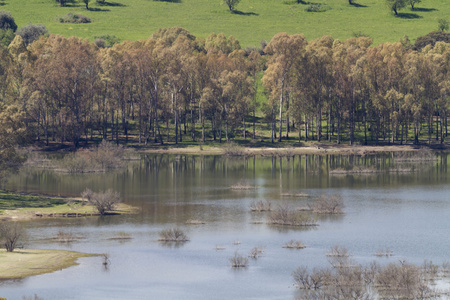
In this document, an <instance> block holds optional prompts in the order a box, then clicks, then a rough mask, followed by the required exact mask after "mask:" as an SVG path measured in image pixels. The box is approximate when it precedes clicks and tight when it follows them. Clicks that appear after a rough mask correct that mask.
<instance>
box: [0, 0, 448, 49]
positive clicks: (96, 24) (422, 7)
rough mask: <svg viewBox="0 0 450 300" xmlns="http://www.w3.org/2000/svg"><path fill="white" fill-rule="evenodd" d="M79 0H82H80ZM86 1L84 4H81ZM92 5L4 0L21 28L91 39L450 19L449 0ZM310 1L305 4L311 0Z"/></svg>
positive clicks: (418, 31)
mask: <svg viewBox="0 0 450 300" xmlns="http://www.w3.org/2000/svg"><path fill="white" fill-rule="evenodd" d="M77 1H79V0H77ZM79 2H81V1H79ZM91 2H92V4H91V7H92V9H91V10H89V11H88V10H86V8H85V7H84V4H82V3H75V4H74V5H72V6H68V7H59V6H58V4H57V3H56V1H55V0H0V9H2V10H6V11H10V12H11V13H12V15H13V17H14V18H15V20H16V23H17V25H18V26H19V27H21V26H24V25H26V24H27V23H28V22H32V23H33V24H35V23H40V24H45V25H46V26H47V27H48V28H49V30H50V32H51V33H58V34H63V35H66V36H70V35H76V36H81V37H85V38H89V39H93V38H94V36H98V35H103V34H113V35H116V36H117V37H119V38H121V39H130V40H135V39H142V38H147V37H148V36H150V35H151V34H152V33H153V32H155V31H156V30H157V29H158V28H161V27H172V26H180V27H184V28H186V29H187V30H189V31H190V32H191V33H193V34H194V35H196V36H199V37H206V36H207V35H208V34H210V33H211V32H216V33H219V32H224V33H225V34H226V35H233V36H235V37H236V38H237V39H238V40H239V41H241V45H242V46H244V47H245V46H258V45H259V43H260V41H261V40H267V41H269V40H270V39H271V38H272V36H273V35H275V34H276V33H278V32H287V33H291V34H292V33H303V34H304V35H305V36H306V38H307V39H308V40H311V39H315V38H317V37H320V36H323V35H332V36H333V37H334V38H338V39H346V38H349V37H351V36H353V34H354V33H362V34H365V35H368V36H370V37H372V38H373V39H374V42H375V43H381V42H384V41H391V42H392V41H398V40H399V39H400V38H402V37H403V36H404V35H408V36H409V37H410V39H412V40H414V39H415V38H417V37H418V36H421V35H425V34H427V33H428V32H430V31H433V30H436V29H437V24H438V20H439V19H441V18H446V19H449V16H450V1H449V0H422V3H419V4H418V5H416V6H417V9H416V10H415V11H411V10H410V8H409V7H408V8H405V9H403V10H401V11H400V12H401V13H402V15H401V16H400V17H395V16H393V14H392V13H391V12H390V11H389V10H388V9H387V7H386V6H385V4H384V3H385V1H384V0H356V2H357V3H358V5H353V6H352V5H349V4H348V1H347V0H314V2H315V3H322V4H325V5H326V7H327V8H328V10H327V11H325V12H306V11H305V9H306V8H307V7H308V6H309V4H297V3H296V1H295V0H242V1H241V3H240V4H239V5H238V7H237V9H238V12H237V13H235V14H232V13H230V12H229V11H228V10H227V7H226V6H225V5H224V4H223V3H222V0H166V1H153V0H113V1H109V2H106V3H107V4H108V5H103V6H100V5H99V4H97V3H96V2H95V1H94V0H92V1H91ZM305 2H307V1H305ZM68 12H74V13H81V14H83V15H86V16H88V17H90V18H91V19H92V20H93V22H92V23H89V24H61V23H59V22H58V21H57V19H58V16H59V15H64V14H66V13H68Z"/></svg>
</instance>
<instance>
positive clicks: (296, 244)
mask: <svg viewBox="0 0 450 300" xmlns="http://www.w3.org/2000/svg"><path fill="white" fill-rule="evenodd" d="M283 248H288V249H304V248H306V245H305V244H303V243H302V242H301V241H296V240H290V241H289V242H287V243H286V244H284V245H283Z"/></svg>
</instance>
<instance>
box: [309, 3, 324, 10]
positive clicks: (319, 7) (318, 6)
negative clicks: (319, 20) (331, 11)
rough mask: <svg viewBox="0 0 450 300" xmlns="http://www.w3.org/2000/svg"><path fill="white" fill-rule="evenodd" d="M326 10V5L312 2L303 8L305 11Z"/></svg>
mask: <svg viewBox="0 0 450 300" xmlns="http://www.w3.org/2000/svg"><path fill="white" fill-rule="evenodd" d="M327 10H328V7H327V6H326V5H324V4H322V3H312V4H310V5H309V6H308V7H307V8H306V9H305V11H307V12H324V11H327Z"/></svg>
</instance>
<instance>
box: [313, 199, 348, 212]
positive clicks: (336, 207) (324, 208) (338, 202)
mask: <svg viewBox="0 0 450 300" xmlns="http://www.w3.org/2000/svg"><path fill="white" fill-rule="evenodd" d="M310 208H311V209H312V211H313V212H314V213H316V214H332V215H335V214H343V213H344V211H343V208H344V202H343V201H342V197H341V196H339V195H331V196H325V195H322V196H320V197H319V198H318V199H315V200H314V204H312V205H311V206H310Z"/></svg>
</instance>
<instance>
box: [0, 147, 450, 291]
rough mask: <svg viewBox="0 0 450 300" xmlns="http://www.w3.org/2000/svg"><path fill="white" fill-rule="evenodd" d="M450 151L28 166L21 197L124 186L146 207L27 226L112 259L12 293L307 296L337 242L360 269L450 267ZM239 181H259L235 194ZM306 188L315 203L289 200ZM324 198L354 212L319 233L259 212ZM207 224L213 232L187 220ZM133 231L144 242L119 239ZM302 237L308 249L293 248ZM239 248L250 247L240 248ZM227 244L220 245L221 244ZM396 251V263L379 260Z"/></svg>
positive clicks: (15, 186)
mask: <svg viewBox="0 0 450 300" xmlns="http://www.w3.org/2000/svg"><path fill="white" fill-rule="evenodd" d="M447 165H448V156H447V154H442V153H437V154H436V160H433V161H410V160H404V157H402V159H400V158H398V157H395V156H394V155H392V154H385V155H378V156H365V157H361V156H352V155H350V156H331V155H328V156H327V155H323V156H317V155H301V156H298V155H296V156H295V157H293V158H290V159H289V160H288V159H287V158H280V157H271V156H268V157H257V158H253V157H250V158H241V157H236V158H226V157H221V156H187V155H144V156H142V158H141V160H139V161H133V162H130V163H129V164H128V165H127V167H126V168H124V169H122V170H118V171H114V172H109V173H106V174H81V175H70V174H57V173H54V172H52V171H47V170H42V169H38V168H34V169H33V168H27V169H24V170H23V171H21V172H20V173H19V174H17V175H14V176H12V177H11V178H10V180H9V181H8V183H7V184H6V186H5V188H7V189H9V190H15V191H21V192H32V193H45V194H51V195H66V196H78V195H79V194H80V193H81V192H82V191H83V190H84V189H85V188H91V189H92V190H94V191H100V190H105V189H108V188H112V189H114V190H116V191H118V192H120V194H121V195H122V196H123V199H124V201H125V202H126V203H128V204H131V205H134V206H137V207H140V208H141V213H140V214H138V215H133V216H107V217H89V218H78V219H50V220H38V221H32V222H27V223H26V224H25V227H26V231H27V236H28V237H29V239H28V241H27V243H26V246H27V247H29V248H42V249H68V250H74V251H81V252H87V253H108V254H109V256H110V261H111V263H110V265H109V266H108V267H107V268H105V267H104V266H103V265H102V258H101V257H90V258H82V259H80V260H79V263H80V264H79V265H78V266H75V267H71V268H68V269H64V270H61V271H58V272H54V273H50V274H44V275H39V276H33V277H30V278H26V279H22V280H15V281H11V280H10V281H3V282H0V297H6V298H8V299H22V297H23V296H28V297H29V296H32V295H34V294H36V295H38V296H39V297H41V298H44V299H46V300H48V299H184V300H186V299H293V298H295V297H296V296H297V295H298V294H297V291H296V289H295V287H294V286H293V281H292V278H291V273H292V271H293V270H295V269H296V268H297V267H299V266H303V265H306V266H309V267H316V266H322V267H326V266H328V265H329V263H328V261H327V258H326V256H325V254H326V252H328V250H329V249H330V247H332V246H334V245H341V246H345V247H347V248H348V249H349V250H350V251H351V253H352V254H353V258H354V259H355V260H356V261H357V262H358V263H360V264H366V263H370V262H371V261H373V260H377V261H378V262H379V263H381V264H384V263H389V262H397V261H398V260H399V259H406V260H407V261H409V262H412V263H416V264H421V263H423V261H424V259H427V260H431V261H433V263H436V264H441V263H442V262H444V261H448V260H450V258H449V249H450V241H449V238H448V231H449V229H450V218H449V215H450V214H449V212H450V205H449V204H450V203H449V201H450V199H449V195H450V179H449V178H448V175H447ZM356 169H364V170H367V169H370V170H371V172H372V173H366V174H358V173H351V172H350V173H346V174H333V171H334V170H356ZM236 183H244V184H250V185H252V186H255V187H256V188H255V189H251V190H245V191H243V190H233V189H231V188H230V187H231V186H232V185H234V184H236ZM296 193H306V194H308V195H309V197H307V198H300V197H292V196H286V194H296ZM323 194H339V195H341V196H342V197H343V199H344V203H345V206H346V207H345V215H342V216H335V217H320V218H319V219H318V223H319V224H320V225H319V226H318V227H316V228H313V229H298V228H287V227H277V226H270V225H267V224H266V217H267V215H265V214H255V213H251V212H250V210H249V207H250V204H251V202H252V201H254V200H270V201H273V203H274V204H283V205H285V204H287V205H290V206H292V207H295V206H305V205H307V204H308V203H309V202H310V201H312V199H314V198H315V197H318V196H320V195H323ZM190 219H198V220H202V221H205V222H206V224H203V225H186V224H185V223H186V221H187V220H190ZM173 226H179V227H182V228H183V229H184V230H185V231H186V233H187V234H188V236H189V237H190V239H191V241H190V242H187V243H185V244H183V245H164V244H161V243H159V242H158V241H157V239H158V232H159V231H160V230H162V229H166V228H170V227H173ZM60 230H63V231H66V232H72V233H75V234H78V235H82V236H83V237H84V239H83V240H81V241H79V242H75V243H71V244H60V243H52V242H49V241H48V240H47V239H48V238H50V237H52V236H54V235H55V234H56V233H57V232H58V231H60ZM121 232H126V233H129V234H131V235H132V237H133V239H131V240H128V241H117V240H109V238H111V237H114V236H115V235H117V234H119V233H121ZM291 239H296V240H301V241H303V242H304V243H305V244H306V245H307V248H305V249H303V250H289V249H284V248H282V246H283V245H284V244H285V243H286V242H288V241H289V240H291ZM235 241H240V244H237V245H235ZM217 246H220V247H223V248H224V249H223V250H217V249H216V247H217ZM255 246H262V247H264V253H263V256H262V257H260V258H258V259H257V260H252V259H250V264H249V267H248V268H246V269H242V270H234V269H232V268H231V267H230V262H229V259H230V258H231V257H232V256H233V255H234V253H235V252H236V251H238V253H240V254H242V255H248V253H249V252H250V250H251V249H252V248H253V247H255ZM386 248H389V249H390V250H392V251H393V252H394V256H393V257H390V258H377V257H375V256H374V255H373V254H374V253H375V252H376V251H378V250H382V249H386Z"/></svg>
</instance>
